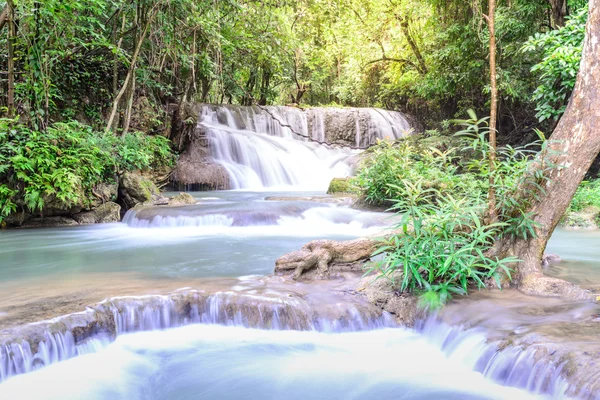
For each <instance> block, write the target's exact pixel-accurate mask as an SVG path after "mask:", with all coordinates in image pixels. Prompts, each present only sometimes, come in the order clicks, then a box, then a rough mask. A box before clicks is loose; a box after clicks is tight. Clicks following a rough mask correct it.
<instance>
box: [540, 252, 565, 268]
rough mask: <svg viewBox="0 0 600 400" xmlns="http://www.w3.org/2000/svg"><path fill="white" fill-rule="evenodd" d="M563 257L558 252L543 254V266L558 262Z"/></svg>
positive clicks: (546, 266)
mask: <svg viewBox="0 0 600 400" xmlns="http://www.w3.org/2000/svg"><path fill="white" fill-rule="evenodd" d="M561 261H562V259H561V258H560V256H559V255H558V254H544V255H543V256H542V268H548V267H549V266H550V265H553V264H558V263H559V262H561Z"/></svg>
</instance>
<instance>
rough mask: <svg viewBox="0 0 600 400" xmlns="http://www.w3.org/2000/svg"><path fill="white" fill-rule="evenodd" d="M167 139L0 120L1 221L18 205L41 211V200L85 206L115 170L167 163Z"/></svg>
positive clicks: (80, 126) (75, 125) (169, 161)
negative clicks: (40, 127) (41, 129)
mask: <svg viewBox="0 0 600 400" xmlns="http://www.w3.org/2000/svg"><path fill="white" fill-rule="evenodd" d="M173 161H174V156H173V154H172V152H171V150H170V147H169V141H168V140H167V139H165V138H162V137H148V136H145V135H143V134H141V133H132V134H129V135H126V136H123V137H118V136H115V135H113V134H112V133H108V134H104V133H101V132H96V131H94V130H92V128H91V127H89V126H86V125H83V124H80V123H78V122H75V121H73V122H68V123H55V124H54V125H52V126H50V127H48V129H47V130H46V131H45V132H39V131H36V130H31V129H29V128H27V127H25V126H23V125H20V124H19V123H18V121H17V120H11V119H0V222H2V220H3V219H4V218H5V217H7V216H8V215H9V214H11V213H12V212H14V211H15V210H16V209H17V203H20V202H22V203H23V205H24V206H26V207H27V208H28V209H29V210H30V211H36V210H37V211H42V210H43V208H44V203H45V200H47V199H49V198H56V199H58V200H60V201H61V202H62V203H63V204H65V205H67V206H70V205H73V204H83V205H87V203H89V196H90V195H91V191H92V188H93V187H94V186H95V185H97V184H99V183H101V182H110V181H112V180H114V176H115V174H116V173H117V172H119V171H123V170H132V169H147V168H158V167H161V166H164V165H169V164H172V163H173Z"/></svg>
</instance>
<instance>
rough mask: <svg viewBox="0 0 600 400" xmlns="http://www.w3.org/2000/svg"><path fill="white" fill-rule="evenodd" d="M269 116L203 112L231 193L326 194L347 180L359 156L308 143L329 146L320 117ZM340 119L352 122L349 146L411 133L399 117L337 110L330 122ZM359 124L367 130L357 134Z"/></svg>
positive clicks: (290, 111) (282, 112)
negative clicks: (281, 191)
mask: <svg viewBox="0 0 600 400" xmlns="http://www.w3.org/2000/svg"><path fill="white" fill-rule="evenodd" d="M268 110H269V112H268V113H267V112H266V111H263V110H261V109H256V108H253V107H225V106H209V105H206V106H203V107H202V114H201V115H200V120H199V125H200V126H201V127H202V131H203V132H205V134H206V136H207V138H208V147H209V151H210V156H211V157H212V158H213V159H214V160H215V161H216V162H218V163H219V164H221V165H223V166H224V167H225V169H226V170H227V172H228V173H229V176H230V180H231V186H232V188H233V189H252V190H260V189H264V188H270V189H273V188H279V189H282V188H284V189H285V188H287V189H288V190H289V189H293V190H323V191H324V190H326V189H327V186H328V185H329V182H330V181H331V179H332V178H335V177H345V176H348V175H350V173H351V172H352V167H351V165H350V164H349V163H347V162H346V161H347V159H348V158H349V157H351V156H352V155H355V154H357V151H351V150H349V149H347V148H343V147H329V146H323V145H320V144H318V143H316V142H311V141H308V140H307V138H308V137H311V138H312V139H313V140H315V141H318V142H326V141H328V136H327V135H328V127H327V126H326V123H325V118H326V116H327V114H326V113H325V112H324V111H320V109H311V110H309V112H303V111H301V110H298V109H294V108H287V107H269V108H268ZM309 115H310V116H309ZM340 115H341V116H342V117H343V118H348V117H349V116H352V117H353V118H354V119H352V120H350V121H351V122H350V126H349V127H347V128H346V129H348V130H349V132H348V134H349V135H350V136H351V137H352V140H350V142H349V143H348V144H351V145H354V144H355V143H356V145H357V146H366V145H369V144H371V143H374V142H375V140H376V139H384V138H389V139H395V138H399V137H402V136H404V135H405V134H407V132H408V130H409V129H410V126H409V124H408V122H407V121H406V119H405V118H404V116H403V115H402V114H400V113H397V112H389V111H385V110H377V109H364V110H361V111H356V110H354V111H347V112H345V113H344V112H340V111H339V110H336V113H334V116H333V117H331V116H330V118H336V116H337V118H342V117H340ZM361 120H362V121H363V122H362V124H363V125H366V127H365V128H361ZM309 121H310V126H311V129H310V130H309ZM286 125H289V126H290V127H291V128H290V127H287V126H286ZM329 129H331V128H329ZM336 129H340V128H336ZM363 129H364V131H365V133H364V134H362V133H361V132H362V130H363ZM295 133H299V134H300V135H301V136H299V135H297V134H295Z"/></svg>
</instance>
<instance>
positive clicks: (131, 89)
mask: <svg viewBox="0 0 600 400" xmlns="http://www.w3.org/2000/svg"><path fill="white" fill-rule="evenodd" d="M134 96H135V79H132V80H131V82H130V83H129V91H128V95H127V108H126V109H125V117H124V118H123V135H126V134H127V132H129V125H130V124H131V112H132V111H131V110H132V109H133V98H134Z"/></svg>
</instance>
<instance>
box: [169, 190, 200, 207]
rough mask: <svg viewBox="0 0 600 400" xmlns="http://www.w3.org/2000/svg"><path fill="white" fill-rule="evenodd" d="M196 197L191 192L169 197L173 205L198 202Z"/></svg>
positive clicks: (170, 203)
mask: <svg viewBox="0 0 600 400" xmlns="http://www.w3.org/2000/svg"><path fill="white" fill-rule="evenodd" d="M196 203H197V201H196V198H195V197H194V196H192V195H191V194H189V193H185V192H182V193H179V194H178V195H177V196H174V197H171V198H170V199H169V205H172V206H180V205H186V204H196Z"/></svg>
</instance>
